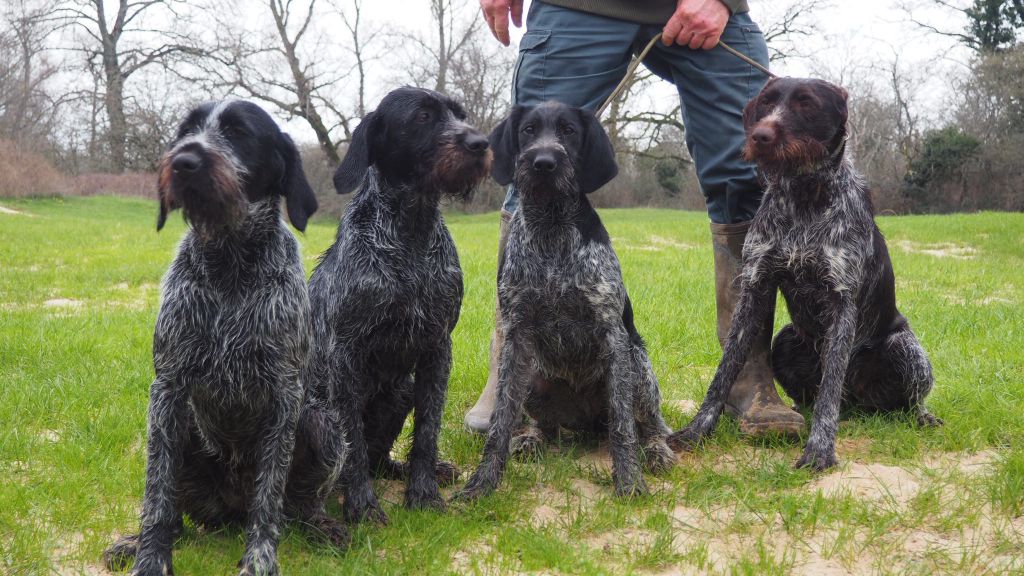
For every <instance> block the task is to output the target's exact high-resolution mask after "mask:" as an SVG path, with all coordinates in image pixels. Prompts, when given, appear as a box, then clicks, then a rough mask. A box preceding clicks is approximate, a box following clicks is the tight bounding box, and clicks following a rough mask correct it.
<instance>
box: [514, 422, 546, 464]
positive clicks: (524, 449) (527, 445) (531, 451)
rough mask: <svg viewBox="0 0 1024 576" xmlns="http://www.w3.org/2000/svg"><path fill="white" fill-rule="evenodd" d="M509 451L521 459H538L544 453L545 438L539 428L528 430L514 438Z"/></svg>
mask: <svg viewBox="0 0 1024 576" xmlns="http://www.w3.org/2000/svg"><path fill="white" fill-rule="evenodd" d="M509 453H510V454H512V455H513V456H515V457H516V458H517V459H519V460H536V459H538V458H540V457H541V456H542V455H543V453H544V438H543V437H542V436H541V433H540V430H539V429H537V428H534V429H531V430H527V431H525V432H523V433H522V434H519V435H517V436H515V437H513V438H512V442H511V443H510V444H509Z"/></svg>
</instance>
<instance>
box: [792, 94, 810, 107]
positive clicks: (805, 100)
mask: <svg viewBox="0 0 1024 576" xmlns="http://www.w3.org/2000/svg"><path fill="white" fill-rule="evenodd" d="M796 103H797V104H800V105H801V106H807V105H808V104H813V103H814V98H811V95H810V94H799V95H797V97H796Z"/></svg>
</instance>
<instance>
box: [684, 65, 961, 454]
mask: <svg viewBox="0 0 1024 576" xmlns="http://www.w3.org/2000/svg"><path fill="white" fill-rule="evenodd" d="M846 100H847V94H846V91H845V90H843V89H842V88H840V87H838V86H835V85H832V84H829V83H827V82H823V81H821V80H803V79H793V78H784V79H776V80H772V81H771V82H769V83H768V84H767V85H766V86H765V87H764V89H763V90H762V91H761V93H760V94H759V95H758V96H757V97H756V98H755V99H754V100H752V101H751V102H750V103H749V104H748V105H747V108H746V110H745V111H744V115H743V116H744V124H745V126H746V129H747V136H748V141H747V146H746V149H745V155H746V156H747V157H748V158H749V159H750V160H754V161H756V162H757V163H758V166H759V167H760V170H761V173H762V175H763V177H764V178H765V180H766V182H767V189H766V190H765V195H764V200H763V201H762V204H761V207H760V209H759V210H758V212H757V215H756V216H755V217H754V220H753V222H752V223H751V226H750V232H749V233H748V234H747V239H746V243H745V244H744V247H743V272H742V276H741V286H742V287H741V291H740V298H739V303H738V304H737V307H736V314H735V315H734V316H733V323H732V327H731V328H730V330H729V336H728V338H727V340H726V344H725V352H724V356H723V358H722V362H721V364H720V365H719V367H718V372H717V373H716V374H715V377H714V380H713V381H712V383H711V386H710V388H709V389H708V393H707V397H706V398H705V399H704V403H703V405H702V406H701V408H700V411H699V412H698V413H697V415H696V417H694V419H693V421H692V422H691V423H690V425H689V426H687V427H686V428H685V429H683V430H680V431H679V432H677V433H676V434H675V435H673V437H672V438H671V440H670V442H671V443H672V444H673V445H677V446H680V447H686V446H692V445H694V444H695V443H697V442H699V441H700V440H701V439H702V438H704V437H705V436H706V435H707V434H710V433H711V431H712V430H714V428H715V425H716V423H717V421H718V416H719V414H720V413H721V411H722V407H723V402H724V401H725V399H726V397H727V396H728V394H729V388H730V387H731V386H732V383H733V381H734V380H735V379H736V375H737V374H738V373H739V371H740V368H741V367H742V366H743V363H744V361H745V360H746V357H747V354H748V353H749V351H750V348H751V343H752V342H753V341H754V339H755V338H756V337H757V332H758V329H759V328H760V327H761V326H762V324H763V318H764V316H765V314H766V312H767V311H768V310H770V309H771V307H772V305H773V304H774V299H775V290H776V288H780V289H781V290H782V295H783V297H785V299H786V304H787V306H788V308H789V313H790V316H791V317H792V319H793V323H792V324H790V325H788V326H786V327H785V328H783V329H782V330H781V331H780V332H779V334H778V335H777V336H776V337H775V341H774V342H773V344H772V370H773V371H774V373H775V377H776V378H777V379H778V381H779V383H780V384H781V385H782V387H783V389H785V390H786V393H787V394H789V395H790V396H791V397H792V398H793V399H794V400H796V402H797V403H798V404H799V405H803V406H807V405H810V404H812V403H813V405H814V418H813V421H812V423H811V434H810V437H809V438H808V440H807V445H806V446H805V448H804V453H803V455H802V456H801V457H800V459H799V461H798V462H797V466H799V467H805V466H806V467H811V468H813V469H815V470H824V469H827V468H829V467H831V466H834V465H835V464H836V463H837V459H836V453H835V437H836V431H837V428H838V424H839V414H840V407H841V406H847V407H851V408H857V409H861V410H866V411H891V410H915V411H916V413H917V419H918V422H919V423H920V424H921V425H938V424H941V420H939V419H938V418H936V417H935V416H933V415H931V414H930V413H929V412H928V410H927V409H926V408H925V406H924V398H925V396H927V394H928V392H929V391H930V390H931V388H932V383H933V380H932V369H931V364H930V363H929V362H928V357H927V356H926V355H925V352H924V350H923V349H922V348H921V344H920V343H919V342H918V340H917V338H916V337H915V336H914V333H913V332H911V330H910V325H909V324H908V323H907V319H906V318H904V317H903V315H902V314H900V312H899V310H897V309H896V286H895V279H894V276H893V269H892V263H891V262H890V260H889V251H888V249H887V248H886V245H885V239H884V238H883V237H882V234H881V232H880V231H879V230H878V226H876V225H875V221H874V214H873V208H872V205H871V200H870V195H869V192H868V190H867V187H866V186H865V183H864V180H863V178H862V177H861V176H860V175H859V174H858V173H857V172H856V171H855V169H854V167H853V163H852V161H851V160H850V159H849V158H848V157H847V156H846V154H845V150H846V140H847V133H846V119H847V106H846Z"/></svg>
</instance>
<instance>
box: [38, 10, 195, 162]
mask: <svg viewBox="0 0 1024 576" xmlns="http://www.w3.org/2000/svg"><path fill="white" fill-rule="evenodd" d="M108 4H112V8H114V10H113V12H112V13H111V12H109V11H108ZM184 7H185V2H184V0H117V1H116V2H105V1H104V0H68V1H67V2H64V3H63V4H61V5H60V7H59V8H58V9H57V11H56V12H55V14H57V15H59V16H60V17H61V18H63V20H64V22H65V24H66V25H67V26H69V27H71V28H72V29H74V30H75V31H77V32H78V33H79V37H80V38H81V40H82V44H81V46H80V47H79V48H78V50H79V51H80V52H82V53H84V55H85V57H86V62H87V64H88V66H89V67H90V68H96V69H98V70H99V72H100V78H101V79H102V81H103V86H102V90H103V94H102V96H103V105H104V111H105V112H106V116H107V124H108V125H107V132H106V137H107V146H108V148H109V149H108V151H107V152H108V154H109V155H110V168H111V169H112V170H113V171H114V172H123V171H124V170H125V168H126V167H127V144H128V121H127V117H126V114H125V101H126V83H127V82H128V80H129V79H130V78H131V77H132V76H133V75H135V74H137V73H138V72H139V71H140V70H143V69H144V68H147V67H149V66H152V65H154V64H157V65H168V64H169V62H170V60H171V59H172V58H173V57H175V56H177V55H180V54H192V55H198V54H199V52H200V51H199V50H198V48H197V47H196V46H195V45H194V44H193V43H192V41H191V39H190V37H189V35H188V34H187V33H186V32H184V31H176V30H171V29H168V28H163V27H160V28H151V27H150V26H149V25H147V18H152V19H154V20H155V19H156V18H160V19H161V20H162V21H175V22H179V23H181V24H187V21H186V20H185V17H184V14H183V13H181V12H180V9H182V8H184Z"/></svg>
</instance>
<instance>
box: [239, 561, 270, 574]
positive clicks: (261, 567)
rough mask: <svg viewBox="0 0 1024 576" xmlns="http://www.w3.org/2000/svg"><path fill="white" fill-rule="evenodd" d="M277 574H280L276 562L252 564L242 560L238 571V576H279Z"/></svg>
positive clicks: (252, 562)
mask: <svg viewBox="0 0 1024 576" xmlns="http://www.w3.org/2000/svg"><path fill="white" fill-rule="evenodd" d="M279 574H281V570H280V569H279V568H278V566H277V561H276V560H275V561H270V562H254V561H246V560H244V559H243V560H242V562H241V566H240V567H239V569H238V576H279Z"/></svg>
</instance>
